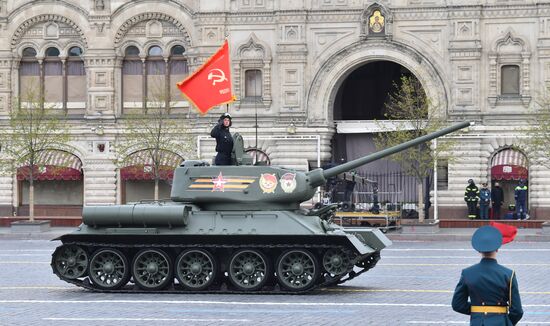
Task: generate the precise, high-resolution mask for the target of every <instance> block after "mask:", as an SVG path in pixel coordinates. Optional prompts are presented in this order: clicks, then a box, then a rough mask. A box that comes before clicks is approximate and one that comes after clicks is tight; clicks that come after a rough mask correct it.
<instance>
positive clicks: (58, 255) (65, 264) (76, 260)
mask: <svg viewBox="0 0 550 326" xmlns="http://www.w3.org/2000/svg"><path fill="white" fill-rule="evenodd" d="M51 265H52V268H53V270H54V273H55V274H57V275H59V276H60V277H62V278H64V279H68V280H74V279H77V278H79V277H82V276H85V275H86V272H87V271H88V254H87V253H86V251H85V250H84V249H82V248H81V247H79V246H76V245H62V246H59V247H57V249H55V252H54V253H53V257H52V264H51Z"/></svg>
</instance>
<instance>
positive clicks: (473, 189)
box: [464, 183, 479, 201]
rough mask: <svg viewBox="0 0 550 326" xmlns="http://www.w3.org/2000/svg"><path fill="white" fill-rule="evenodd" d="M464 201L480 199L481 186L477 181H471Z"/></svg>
mask: <svg viewBox="0 0 550 326" xmlns="http://www.w3.org/2000/svg"><path fill="white" fill-rule="evenodd" d="M464 201H479V188H478V187H477V186H476V185H475V183H470V184H469V185H468V186H467V187H466V191H465V192H464Z"/></svg>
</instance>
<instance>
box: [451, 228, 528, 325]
mask: <svg viewBox="0 0 550 326" xmlns="http://www.w3.org/2000/svg"><path fill="white" fill-rule="evenodd" d="M492 225H494V226H483V227H481V228H479V229H477V230H476V232H475V233H474V235H473V236H472V247H473V248H474V249H475V250H476V251H478V252H479V253H480V254H481V257H482V258H481V262H479V263H478V264H476V265H473V266H470V267H468V268H466V269H464V270H462V274H461V276H460V280H459V281H458V284H457V285H456V289H455V292H454V295H453V300H452V307H453V310H454V311H456V312H459V313H461V314H465V315H470V325H485V326H493V325H494V326H503V325H515V324H517V323H518V322H519V320H520V319H521V317H522V316H523V309H522V307H521V298H520V296H519V289H518V282H517V279H516V275H515V272H514V271H513V270H511V269H508V268H506V267H504V266H502V265H500V264H498V263H497V260H496V256H497V252H498V249H499V248H500V246H501V245H502V244H503V243H507V242H510V241H512V240H513V238H514V236H515V234H516V232H517V229H516V228H515V227H513V226H509V225H504V224H500V223H492ZM497 227H498V228H497ZM503 235H504V236H503Z"/></svg>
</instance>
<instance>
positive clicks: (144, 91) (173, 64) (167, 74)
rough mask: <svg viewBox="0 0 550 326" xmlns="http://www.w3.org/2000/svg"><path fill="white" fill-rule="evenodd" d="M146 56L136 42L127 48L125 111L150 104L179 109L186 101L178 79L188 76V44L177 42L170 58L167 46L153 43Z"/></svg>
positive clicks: (124, 81) (123, 75) (123, 80)
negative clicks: (184, 45) (165, 53)
mask: <svg viewBox="0 0 550 326" xmlns="http://www.w3.org/2000/svg"><path fill="white" fill-rule="evenodd" d="M146 53H147V55H146V56H145V59H144V60H142V56H140V55H139V54H140V51H139V49H138V48H137V47H135V46H129V47H128V48H126V50H125V56H124V61H123V65H122V77H123V79H122V83H123V87H122V91H123V96H122V98H123V102H124V103H123V108H124V113H132V111H134V112H135V110H137V109H142V108H143V107H144V106H145V105H146V106H147V107H159V106H162V107H171V112H172V113H177V112H178V108H181V107H183V105H184V103H185V102H184V101H183V99H182V96H181V94H180V92H179V90H178V88H177V87H176V83H178V82H180V81H182V80H183V79H185V77H186V76H187V75H188V73H189V69H188V66H187V57H186V53H185V48H184V47H183V46H181V45H175V46H173V47H172V48H171V49H170V55H169V57H168V58H167V59H166V58H165V57H164V56H163V53H164V51H163V49H162V48H161V47H160V46H158V45H153V46H151V47H149V48H148V49H147V50H146Z"/></svg>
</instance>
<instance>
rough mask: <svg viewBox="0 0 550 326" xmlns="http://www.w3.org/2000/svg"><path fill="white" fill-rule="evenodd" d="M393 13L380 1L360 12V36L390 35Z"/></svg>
mask: <svg viewBox="0 0 550 326" xmlns="http://www.w3.org/2000/svg"><path fill="white" fill-rule="evenodd" d="M392 24H393V15H392V13H391V12H390V11H389V9H387V8H386V7H385V6H383V5H382V4H380V3H377V2H375V3H373V4H372V5H370V6H368V7H367V8H366V9H365V10H363V13H362V14H361V34H360V36H361V38H363V39H367V38H386V39H391V37H392V34H393V32H392Z"/></svg>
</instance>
